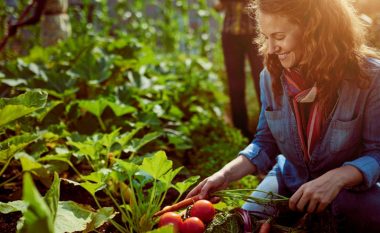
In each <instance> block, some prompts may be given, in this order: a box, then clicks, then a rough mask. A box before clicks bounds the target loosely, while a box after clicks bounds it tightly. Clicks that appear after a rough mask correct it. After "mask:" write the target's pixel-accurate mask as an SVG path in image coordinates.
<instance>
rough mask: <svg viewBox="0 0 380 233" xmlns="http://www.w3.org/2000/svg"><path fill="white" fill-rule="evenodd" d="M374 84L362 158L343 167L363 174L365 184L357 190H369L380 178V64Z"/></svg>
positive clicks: (364, 129) (367, 114)
mask: <svg viewBox="0 0 380 233" xmlns="http://www.w3.org/2000/svg"><path fill="white" fill-rule="evenodd" d="M373 74H374V77H373V83H372V85H371V87H370V92H369V94H368V99H367V102H366V106H365V111H364V121H363V132H362V139H363V150H362V154H361V156H360V157H358V158H357V159H355V160H353V161H349V162H346V163H344V164H343V165H351V166H354V167H356V168H357V169H358V170H359V171H360V172H361V173H362V174H363V182H362V183H361V184H360V185H358V186H356V187H354V189H355V190H359V191H360V190H367V189H369V188H371V187H373V186H374V185H376V183H377V182H379V178H380V121H379V117H380V91H379V90H380V63H379V62H377V64H376V68H375V69H374V70H373Z"/></svg>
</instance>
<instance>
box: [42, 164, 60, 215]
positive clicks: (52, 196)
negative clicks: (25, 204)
mask: <svg viewBox="0 0 380 233" xmlns="http://www.w3.org/2000/svg"><path fill="white" fill-rule="evenodd" d="M60 183H61V182H60V180H59V177H58V174H57V173H56V172H55V173H54V180H53V184H52V185H51V186H50V189H49V190H48V191H47V193H46V195H45V197H44V200H45V202H46V203H47V205H48V206H49V209H50V213H51V215H52V217H53V221H54V220H55V218H56V215H57V210H58V202H59V196H60Z"/></svg>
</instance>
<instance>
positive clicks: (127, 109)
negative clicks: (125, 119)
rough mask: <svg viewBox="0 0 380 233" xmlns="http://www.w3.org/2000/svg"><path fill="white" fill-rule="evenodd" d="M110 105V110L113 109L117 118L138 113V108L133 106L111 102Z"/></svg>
mask: <svg viewBox="0 0 380 233" xmlns="http://www.w3.org/2000/svg"><path fill="white" fill-rule="evenodd" d="M108 105H109V106H110V108H111V109H112V111H113V112H114V113H115V115H116V116H117V117H120V116H122V115H125V114H128V113H133V112H136V111H137V109H136V108H134V107H132V106H128V105H123V104H116V103H113V102H109V103H108Z"/></svg>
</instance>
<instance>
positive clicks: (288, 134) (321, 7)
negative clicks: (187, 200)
mask: <svg viewBox="0 0 380 233" xmlns="http://www.w3.org/2000/svg"><path fill="white" fill-rule="evenodd" d="M252 9H254V10H255V14H256V21H257V24H258V28H259V30H260V36H259V38H257V42H258V44H259V46H260V51H261V53H262V54H263V56H264V59H265V61H264V63H265V67H266V68H265V69H264V70H263V71H262V73H261V79H260V88H261V102H262V110H261V114H260V119H259V125H258V127H257V133H256V136H255V138H254V140H253V141H252V143H251V144H250V145H249V146H248V147H246V148H245V149H244V150H243V151H241V152H240V153H239V156H238V157H237V158H236V159H234V160H233V161H231V162H230V163H228V164H227V165H226V166H224V167H223V168H222V169H221V170H219V171H218V172H216V173H215V174H213V175H211V176H210V177H208V178H206V179H205V180H203V181H202V182H201V183H199V184H198V185H197V186H196V187H195V188H194V189H193V190H192V191H191V192H190V193H189V194H188V196H189V197H190V196H193V195H196V194H200V195H201V197H205V196H206V195H208V194H211V193H212V192H214V191H216V190H220V189H223V188H226V187H227V185H228V184H229V183H230V182H231V181H234V180H238V179H240V178H242V177H243V176H245V175H247V174H252V173H263V172H266V171H268V170H269V169H270V168H272V167H273V166H274V167H273V169H272V170H271V171H270V172H269V174H268V175H267V177H266V178H265V179H264V180H263V182H262V183H261V184H260V185H259V187H258V189H264V190H267V191H275V192H278V193H280V194H282V195H289V196H290V201H289V207H290V209H291V210H294V211H301V212H303V211H306V212H309V213H315V212H322V211H323V210H325V209H326V208H331V211H332V213H333V215H334V216H335V217H336V219H337V220H339V221H344V223H342V224H343V226H347V229H346V230H345V231H344V232H348V229H349V230H355V231H356V232H380V185H379V183H378V182H379V177H380V122H379V120H378V118H379V117H380V61H379V60H378V58H379V55H378V54H377V53H376V52H375V51H374V50H372V49H370V48H368V47H366V46H365V44H364V43H365V39H364V38H365V35H364V31H365V30H363V28H362V24H361V22H360V20H359V19H358V17H357V15H356V14H355V11H354V10H353V8H352V7H351V5H350V4H349V3H348V2H347V1H345V0H287V1H283V0H256V4H255V6H254V7H253V8H252ZM280 154H281V155H280ZM278 155H280V156H278ZM253 195H257V194H255V193H254V194H253ZM244 208H247V209H252V208H253V209H255V208H257V206H255V205H248V204H247V205H245V206H244ZM267 211H270V210H267Z"/></svg>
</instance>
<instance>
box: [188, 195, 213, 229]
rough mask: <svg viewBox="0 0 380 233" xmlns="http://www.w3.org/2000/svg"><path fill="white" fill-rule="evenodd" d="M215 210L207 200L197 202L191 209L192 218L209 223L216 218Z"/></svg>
mask: <svg viewBox="0 0 380 233" xmlns="http://www.w3.org/2000/svg"><path fill="white" fill-rule="evenodd" d="M214 215H215V208H214V206H213V205H212V203H211V202H209V201H207V200H199V201H196V202H195V203H194V205H193V207H192V208H191V209H190V216H192V217H198V218H199V219H200V220H202V221H203V222H204V223H209V222H211V220H212V219H213V218H214Z"/></svg>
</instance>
